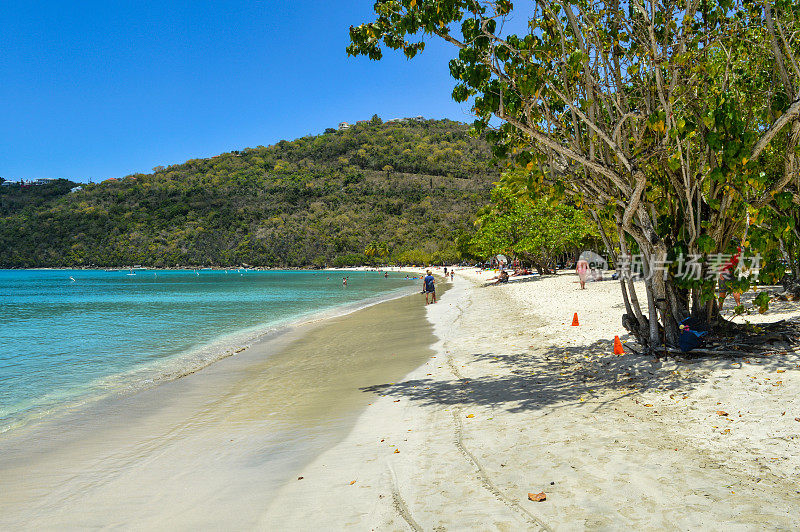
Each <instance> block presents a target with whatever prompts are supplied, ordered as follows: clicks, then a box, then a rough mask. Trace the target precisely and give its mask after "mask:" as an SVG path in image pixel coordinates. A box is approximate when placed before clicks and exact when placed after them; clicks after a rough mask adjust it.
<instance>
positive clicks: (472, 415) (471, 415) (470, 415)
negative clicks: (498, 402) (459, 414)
mask: <svg viewBox="0 0 800 532" xmlns="http://www.w3.org/2000/svg"><path fill="white" fill-rule="evenodd" d="M467 417H475V414H469V415H467Z"/></svg>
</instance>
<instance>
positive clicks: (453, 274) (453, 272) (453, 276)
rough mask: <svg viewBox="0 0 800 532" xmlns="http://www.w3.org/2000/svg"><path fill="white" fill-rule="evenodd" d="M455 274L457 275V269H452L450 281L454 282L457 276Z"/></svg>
mask: <svg viewBox="0 0 800 532" xmlns="http://www.w3.org/2000/svg"><path fill="white" fill-rule="evenodd" d="M455 276H456V271H455V270H450V282H451V283H452V282H453V279H454V278H455Z"/></svg>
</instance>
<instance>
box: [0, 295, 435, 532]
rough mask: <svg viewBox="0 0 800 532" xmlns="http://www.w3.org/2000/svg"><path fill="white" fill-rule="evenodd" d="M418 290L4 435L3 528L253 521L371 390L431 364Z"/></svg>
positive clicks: (245, 524)
mask: <svg viewBox="0 0 800 532" xmlns="http://www.w3.org/2000/svg"><path fill="white" fill-rule="evenodd" d="M434 341H435V337H434V335H433V329H432V326H431V325H430V323H429V322H428V321H427V320H426V319H425V307H424V305H423V300H422V298H421V296H420V295H418V294H414V295H411V296H405V297H402V298H399V299H395V300H392V301H388V302H384V303H380V304H377V305H374V306H371V307H368V308H366V309H362V310H358V311H356V312H353V313H351V314H348V315H346V316H342V317H337V318H331V319H328V320H323V321H321V322H317V323H313V324H307V325H303V326H299V327H296V328H294V329H291V330H289V331H287V332H284V333H282V334H279V335H277V336H275V337H272V338H267V339H265V340H263V341H261V342H260V343H257V344H255V345H254V346H252V347H251V348H250V349H247V350H246V351H244V352H242V353H240V354H238V355H237V356H234V357H231V358H228V359H225V360H222V361H220V362H218V363H216V364H214V365H212V366H210V367H208V368H206V369H204V370H202V371H200V372H198V373H196V374H193V375H189V376H186V377H184V378H182V379H179V380H177V381H174V382H170V383H166V384H163V385H160V386H157V387H155V388H153V389H150V390H147V391H144V392H140V393H138V394H135V395H132V396H125V397H118V398H114V399H109V400H105V401H102V402H100V403H97V404H94V405H91V406H89V407H85V408H83V409H81V410H76V411H74V412H69V413H67V414H65V415H63V416H59V417H58V418H57V419H54V420H51V421H47V422H44V423H40V424H38V425H34V426H32V427H29V428H26V429H20V430H17V431H12V432H11V433H8V434H4V435H3V436H2V437H0V528H3V529H7V528H28V529H34V528H35V529H41V528H49V529H53V528H65V527H66V528H75V527H111V526H113V527H126V528H130V527H136V528H151V527H158V528H167V527H169V528H176V527H177V528H181V529H185V528H190V527H191V528H194V527H200V526H202V527H203V528H218V527H219V528H221V527H225V528H250V527H253V526H256V525H257V523H258V519H259V516H260V515H261V514H262V513H263V509H264V508H265V507H267V506H268V504H269V502H270V501H271V498H272V496H273V494H274V493H275V492H276V491H277V490H278V489H279V488H280V487H281V486H283V485H284V484H286V483H287V482H289V481H290V480H291V481H292V482H297V472H298V471H300V470H301V469H302V467H303V466H304V465H305V464H306V463H309V462H310V461H312V460H313V459H314V457H315V456H317V455H319V454H320V453H321V452H323V451H324V450H325V449H327V448H330V447H331V446H334V445H336V444H337V443H338V442H339V441H341V440H342V438H344V437H345V436H346V435H347V433H348V432H349V430H350V429H351V428H352V426H353V424H354V423H355V421H356V419H357V418H358V415H359V414H360V413H361V412H362V411H363V409H364V408H365V407H366V406H367V405H368V404H369V403H370V402H371V401H372V400H373V399H374V396H372V395H371V394H367V393H364V392H363V391H362V389H363V388H366V387H369V386H373V385H376V384H380V383H385V382H393V381H395V380H398V379H400V378H402V377H403V376H404V375H405V374H407V373H408V372H409V371H411V370H412V369H414V368H416V367H417V366H419V365H420V364H422V363H424V361H425V360H427V359H428V358H429V357H430V355H431V354H432V350H431V349H430V346H431V345H432V344H433V343H434Z"/></svg>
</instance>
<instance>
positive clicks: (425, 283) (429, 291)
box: [422, 270, 436, 305]
mask: <svg viewBox="0 0 800 532" xmlns="http://www.w3.org/2000/svg"><path fill="white" fill-rule="evenodd" d="M427 273H428V275H426V276H425V278H424V279H423V280H422V291H423V292H424V293H425V304H426V305H427V304H429V301H428V298H429V297H431V296H432V297H433V301H431V302H430V303H436V279H434V278H433V275H432V274H431V271H430V270H428V272H427Z"/></svg>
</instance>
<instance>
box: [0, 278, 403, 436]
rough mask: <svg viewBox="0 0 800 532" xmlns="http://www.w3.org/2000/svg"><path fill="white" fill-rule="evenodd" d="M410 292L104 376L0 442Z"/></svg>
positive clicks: (9, 425) (25, 417)
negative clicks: (282, 335)
mask: <svg viewBox="0 0 800 532" xmlns="http://www.w3.org/2000/svg"><path fill="white" fill-rule="evenodd" d="M40 271H42V270H40ZM44 271H46V270H44ZM412 290H413V288H412V287H411V286H409V287H402V288H398V289H394V290H391V291H388V292H385V293H382V294H380V295H376V296H373V297H368V298H365V299H360V300H357V301H352V302H347V303H343V304H339V305H336V306H332V307H330V308H325V309H322V310H314V311H311V312H307V313H303V314H299V315H296V316H293V317H289V318H286V319H284V320H280V321H277V322H270V323H262V324H258V325H253V326H249V327H246V328H244V329H240V330H237V331H233V332H230V333H227V334H224V335H221V336H218V337H216V338H213V339H211V340H210V341H208V342H206V343H203V344H202V345H200V346H197V347H194V348H192V349H191V350H189V351H186V352H181V353H176V354H174V355H171V356H169V357H166V358H163V359H159V360H155V361H152V362H149V363H146V364H143V365H140V366H138V367H136V368H133V369H130V370H127V371H125V372H122V373H116V374H110V375H106V376H104V377H102V378H100V379H99V380H97V381H96V382H94V383H92V384H90V385H88V386H87V388H86V389H85V390H84V391H82V392H78V391H76V392H74V393H71V394H70V395H69V396H67V397H66V399H65V400H62V401H60V402H59V403H58V404H57V405H55V406H48V407H45V408H34V409H32V410H30V411H24V413H22V415H18V416H16V417H11V418H9V419H8V420H4V421H3V424H2V425H0V437H2V435H4V434H6V433H9V432H13V431H17V430H25V429H26V428H27V427H29V426H31V425H35V424H37V423H40V422H47V421H48V420H50V419H55V418H57V417H58V416H59V415H62V414H63V413H64V412H68V411H72V410H75V409H78V408H82V407H88V406H90V405H92V404H94V403H97V402H102V401H105V400H109V399H114V398H118V397H124V396H128V395H134V394H137V393H140V392H142V391H145V390H148V389H151V388H154V387H157V386H161V385H163V384H165V383H169V382H173V381H175V380H178V379H181V378H184V377H186V376H188V375H192V374H195V373H197V372H199V371H202V370H203V369H205V368H207V367H209V366H211V365H213V364H215V363H217V362H219V361H221V360H224V359H226V358H229V357H232V356H235V355H238V354H240V353H242V352H243V351H245V350H247V349H248V348H250V347H251V346H252V345H254V344H256V343H258V342H261V341H265V340H268V339H270V338H273V337H276V336H279V335H281V334H286V333H287V332H290V331H291V330H292V329H294V328H297V327H302V326H304V325H307V324H312V323H317V322H319V321H323V320H328V319H332V318H337V317H342V316H345V315H347V314H350V313H352V312H357V311H358V310H361V309H364V308H368V307H370V306H373V305H377V304H380V303H383V302H386V301H391V300H394V299H397V298H400V297H404V296H406V295H409V294H410V293H412Z"/></svg>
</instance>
